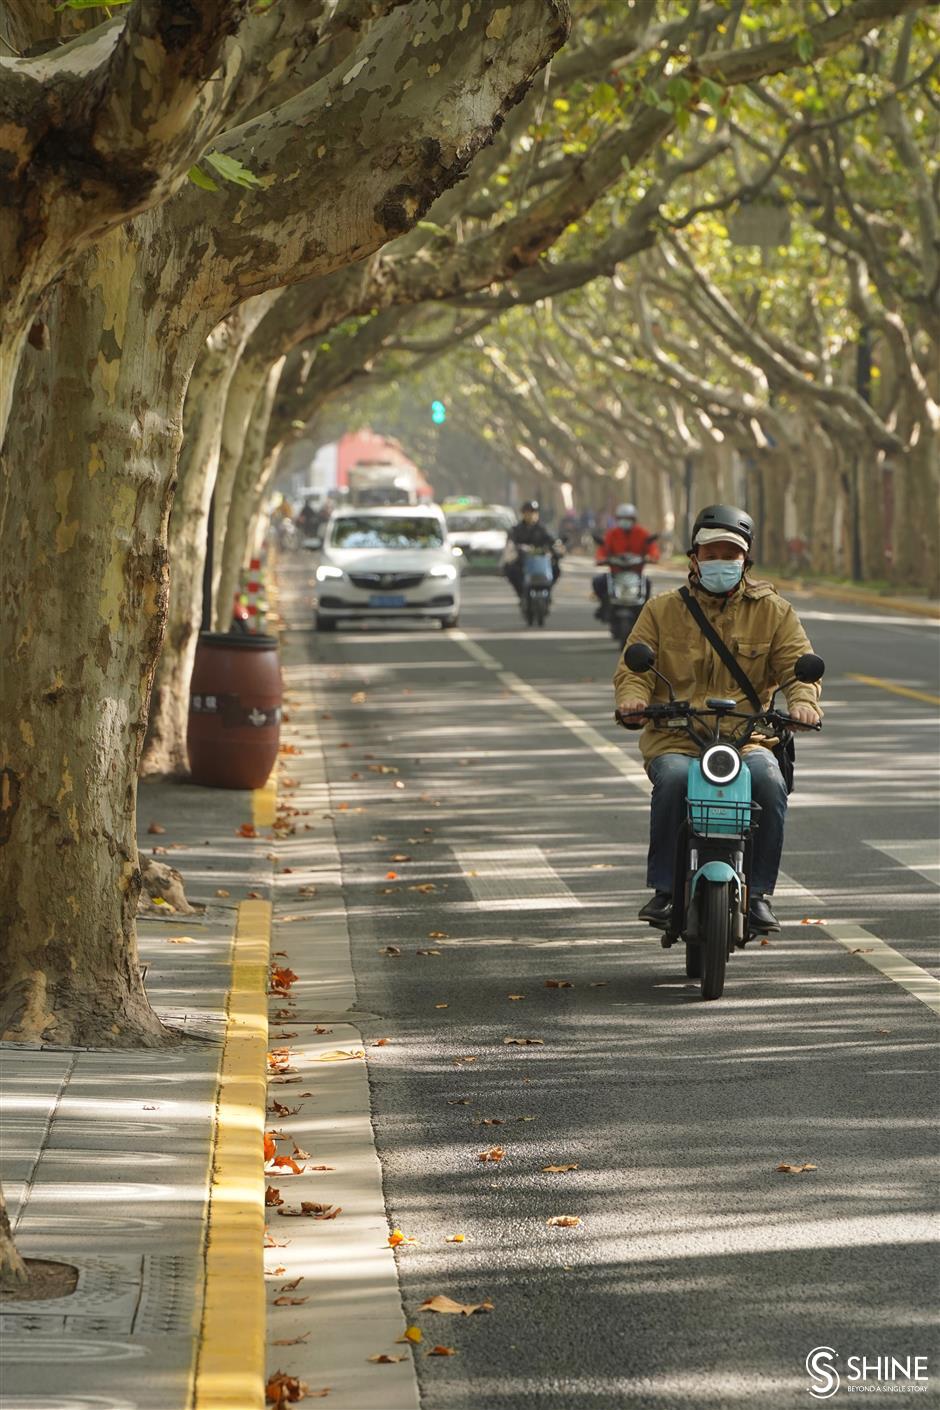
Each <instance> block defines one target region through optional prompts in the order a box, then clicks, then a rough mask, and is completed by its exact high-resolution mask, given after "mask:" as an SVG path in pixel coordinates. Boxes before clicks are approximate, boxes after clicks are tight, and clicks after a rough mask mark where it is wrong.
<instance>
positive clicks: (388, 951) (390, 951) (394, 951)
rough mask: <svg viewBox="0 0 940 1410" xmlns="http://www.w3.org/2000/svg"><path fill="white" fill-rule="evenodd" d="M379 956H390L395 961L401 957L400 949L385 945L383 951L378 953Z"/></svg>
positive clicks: (396, 946)
mask: <svg viewBox="0 0 940 1410" xmlns="http://www.w3.org/2000/svg"><path fill="white" fill-rule="evenodd" d="M379 954H380V955H390V956H391V958H392V959H395V960H397V959H398V958H399V956H400V955H401V949H400V948H399V946H398V945H386V946H385V949H384V950H380V951H379Z"/></svg>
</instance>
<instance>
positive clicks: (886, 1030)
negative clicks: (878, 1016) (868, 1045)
mask: <svg viewBox="0 0 940 1410" xmlns="http://www.w3.org/2000/svg"><path fill="white" fill-rule="evenodd" d="M878 1032H879V1033H880V1034H881V1036H882V1037H883V1038H886V1037H887V1036H888V1034H889V1033H890V1032H891V1029H890V1028H879V1029H878Z"/></svg>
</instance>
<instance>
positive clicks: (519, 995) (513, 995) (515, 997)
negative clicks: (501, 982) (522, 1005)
mask: <svg viewBox="0 0 940 1410" xmlns="http://www.w3.org/2000/svg"><path fill="white" fill-rule="evenodd" d="M506 998H507V999H524V998H525V994H507V995H506Z"/></svg>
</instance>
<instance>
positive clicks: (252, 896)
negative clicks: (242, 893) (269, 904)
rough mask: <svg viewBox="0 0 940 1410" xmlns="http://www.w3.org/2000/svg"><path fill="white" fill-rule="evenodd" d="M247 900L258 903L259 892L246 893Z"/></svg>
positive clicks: (259, 898)
mask: <svg viewBox="0 0 940 1410" xmlns="http://www.w3.org/2000/svg"><path fill="white" fill-rule="evenodd" d="M248 899H249V901H260V900H261V892H260V891H249V892H248Z"/></svg>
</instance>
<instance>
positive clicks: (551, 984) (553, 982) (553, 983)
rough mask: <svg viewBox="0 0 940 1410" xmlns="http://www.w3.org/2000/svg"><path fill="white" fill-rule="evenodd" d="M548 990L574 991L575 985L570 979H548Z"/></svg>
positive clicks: (546, 986) (546, 984)
mask: <svg viewBox="0 0 940 1410" xmlns="http://www.w3.org/2000/svg"><path fill="white" fill-rule="evenodd" d="M545 988H546V989H573V988H574V985H573V984H572V982H571V980H570V979H546V981H545Z"/></svg>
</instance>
